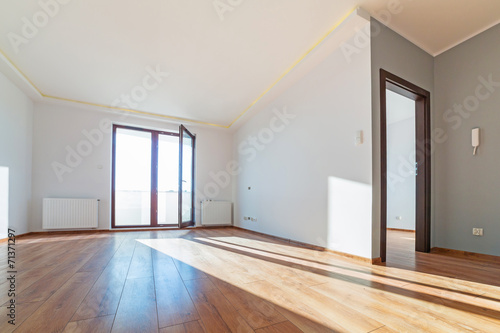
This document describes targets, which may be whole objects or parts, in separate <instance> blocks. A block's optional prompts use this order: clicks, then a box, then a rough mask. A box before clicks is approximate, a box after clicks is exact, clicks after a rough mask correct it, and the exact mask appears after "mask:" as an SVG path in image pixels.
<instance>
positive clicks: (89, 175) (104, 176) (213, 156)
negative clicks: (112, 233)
mask: <svg viewBox="0 0 500 333" xmlns="http://www.w3.org/2000/svg"><path fill="white" fill-rule="evenodd" d="M106 119H107V120H108V121H113V122H116V123H120V124H126V125H133V126H139V127H141V126H143V127H147V128H154V129H165V130H173V131H177V130H178V127H179V126H178V125H177V124H173V123H168V122H162V121H159V120H152V119H144V118H139V117H136V116H132V115H129V116H126V117H123V116H122V115H119V114H113V113H109V112H100V111H95V110H91V109H86V108H80V107H75V106H65V105H53V104H41V103H37V104H36V105H35V116H34V134H33V220H32V223H31V225H30V231H40V230H42V198H44V197H68V198H71V197H73V198H80V197H81V198H99V199H100V200H101V201H100V204H99V210H100V211H99V229H109V228H110V225H111V220H110V215H111V212H110V209H111V208H110V200H111V141H112V140H111V134H110V131H109V130H104V131H102V130H101V129H100V128H101V126H100V124H101V125H102V124H103V123H102V122H103V121H104V120H106ZM108 124H109V122H108ZM185 125H186V126H187V127H188V128H189V129H191V130H192V132H194V133H195V134H196V137H197V154H196V181H197V183H196V188H197V194H198V196H197V198H196V207H197V210H196V221H197V222H198V223H199V221H200V215H199V207H200V200H201V199H203V197H204V196H207V197H210V198H213V199H217V200H231V199H232V188H231V184H230V183H229V184H227V186H209V189H208V190H206V189H205V187H206V186H207V184H211V183H212V184H215V181H213V180H212V178H211V173H214V174H215V173H217V172H219V171H220V170H225V168H226V164H227V162H228V161H229V160H230V159H231V157H232V138H231V134H230V133H229V132H227V131H223V130H219V129H212V128H208V127H201V126H193V125H190V124H185ZM85 131H87V132H90V133H94V134H95V139H96V140H94V141H95V142H96V143H97V144H92V145H91V146H92V150H91V153H90V154H89V155H88V156H85V157H83V158H82V161H81V163H80V164H79V165H78V166H76V167H71V172H68V173H64V174H62V181H60V179H58V177H57V175H56V173H55V172H54V169H53V163H54V162H58V163H61V165H66V166H68V164H67V163H66V157H67V155H68V152H67V148H69V149H73V150H75V151H76V150H78V146H79V145H81V144H82V142H84V141H89V140H88V139H87V137H86V136H85V134H84V133H85ZM97 133H103V137H102V139H100V137H99V135H98V134H97ZM97 139H98V140H97ZM70 162H71V161H70ZM101 167H102V168H101ZM222 185H225V184H224V183H222ZM214 188H217V189H218V191H215V190H213V189H214Z"/></svg>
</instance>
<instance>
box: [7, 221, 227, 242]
mask: <svg viewBox="0 0 500 333" xmlns="http://www.w3.org/2000/svg"><path fill="white" fill-rule="evenodd" d="M231 227H232V226H230V225H220V226H194V227H187V228H178V227H165V228H130V229H126V228H125V229H124V228H117V229H79V230H69V229H68V230H46V231H32V232H28V233H25V234H21V235H16V237H24V236H29V235H31V236H32V235H64V234H94V233H103V232H135V231H160V230H192V229H219V228H231ZM5 240H7V238H6V239H5ZM2 241H3V240H1V239H0V242H2Z"/></svg>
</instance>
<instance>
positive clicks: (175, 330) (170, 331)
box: [160, 320, 205, 333]
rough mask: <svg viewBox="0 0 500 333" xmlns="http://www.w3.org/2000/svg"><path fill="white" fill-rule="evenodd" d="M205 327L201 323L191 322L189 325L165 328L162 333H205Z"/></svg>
mask: <svg viewBox="0 0 500 333" xmlns="http://www.w3.org/2000/svg"><path fill="white" fill-rule="evenodd" d="M204 332H205V330H204V329H203V325H202V324H201V322H200V321H198V320H196V321H191V322H189V323H185V324H180V325H175V326H170V327H165V328H162V329H161V330H160V333H204Z"/></svg>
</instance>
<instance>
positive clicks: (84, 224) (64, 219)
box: [43, 198, 99, 229]
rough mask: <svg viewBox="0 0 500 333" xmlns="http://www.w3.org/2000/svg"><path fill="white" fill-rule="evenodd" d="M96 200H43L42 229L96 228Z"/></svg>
mask: <svg viewBox="0 0 500 333" xmlns="http://www.w3.org/2000/svg"><path fill="white" fill-rule="evenodd" d="M98 203H99V200H98V199H59V198H58V199H52V198H50V199H49V198H44V199H43V229H74V228H77V229H85V228H97V223H98Z"/></svg>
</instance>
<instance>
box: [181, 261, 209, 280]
mask: <svg viewBox="0 0 500 333" xmlns="http://www.w3.org/2000/svg"><path fill="white" fill-rule="evenodd" d="M173 260H174V264H175V266H176V267H177V270H178V271H179V274H180V275H181V277H182V279H183V280H184V281H186V280H194V279H202V278H206V277H207V275H206V274H205V273H204V272H202V271H201V270H199V269H197V268H195V267H193V266H190V265H188V264H186V263H184V262H182V261H180V260H176V259H173Z"/></svg>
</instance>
